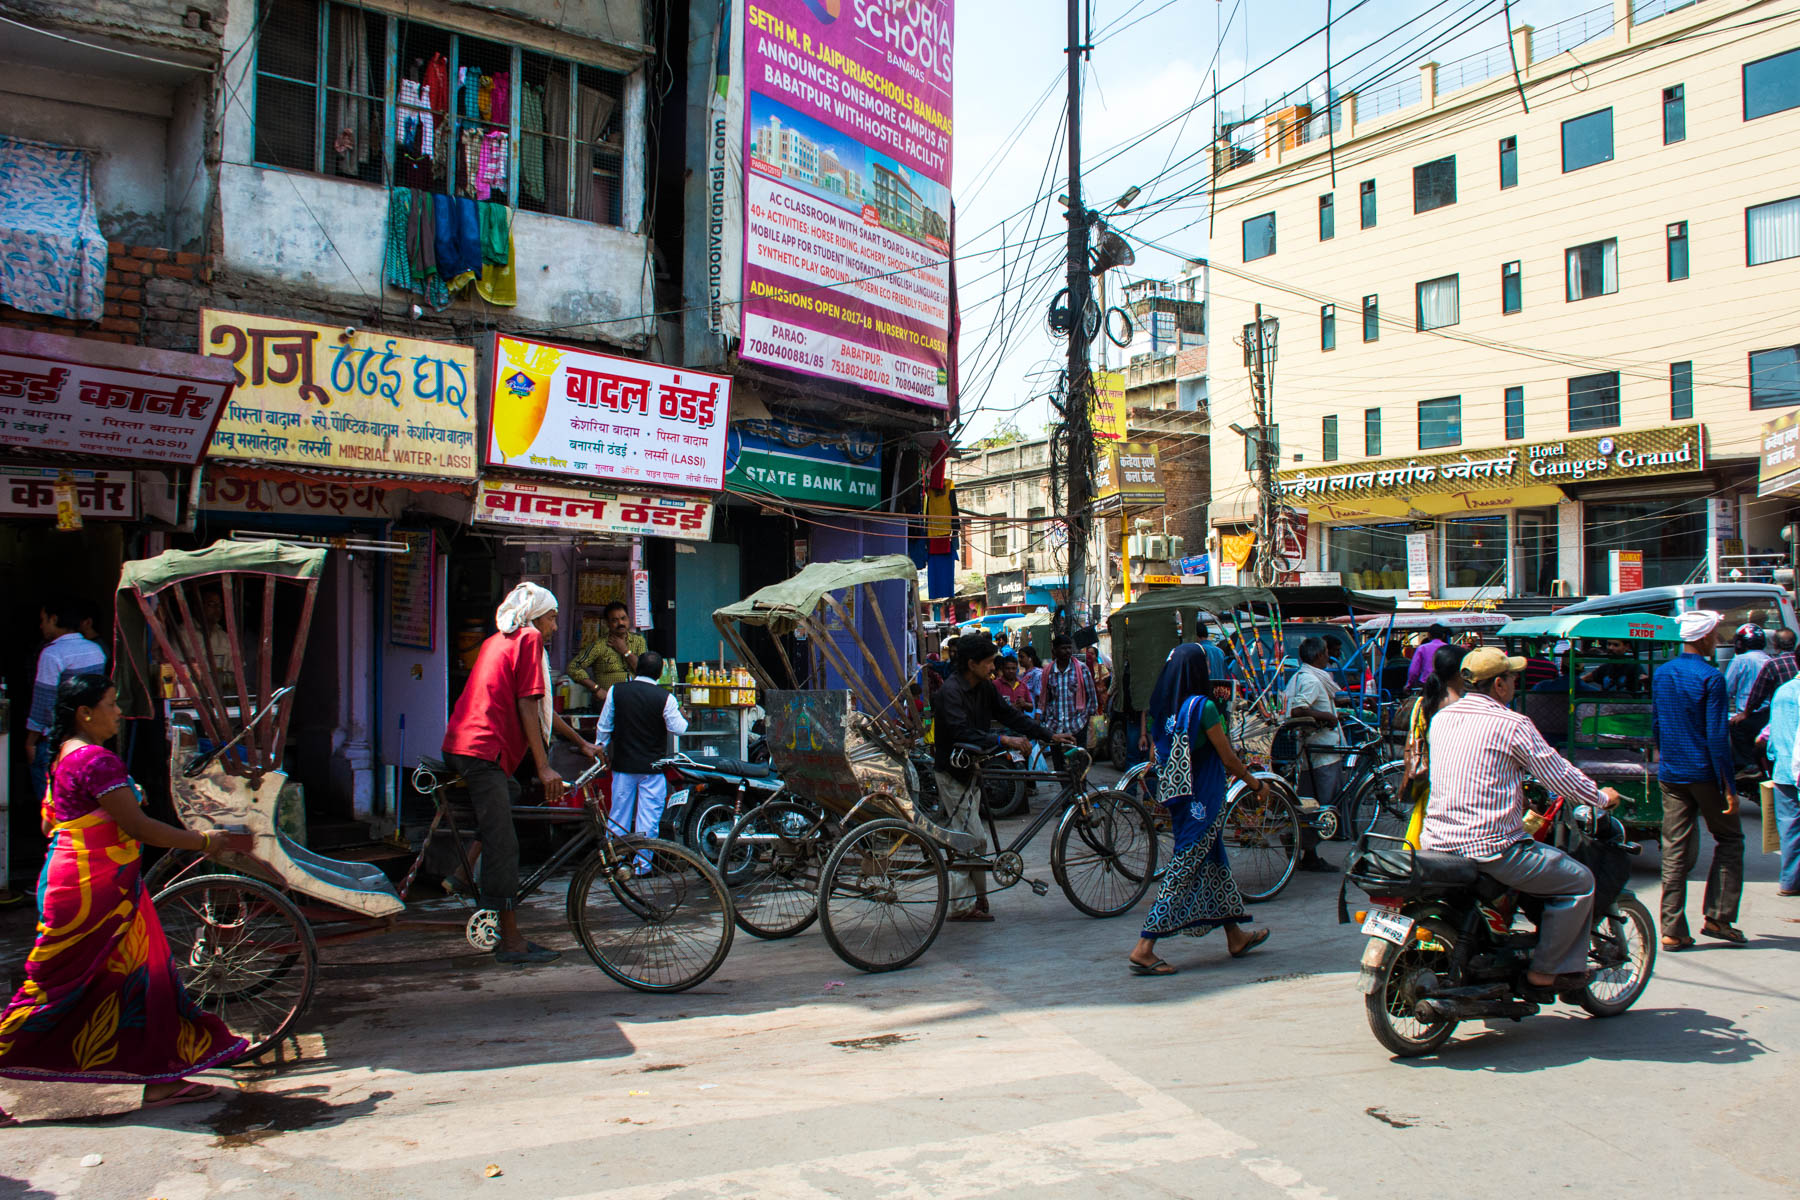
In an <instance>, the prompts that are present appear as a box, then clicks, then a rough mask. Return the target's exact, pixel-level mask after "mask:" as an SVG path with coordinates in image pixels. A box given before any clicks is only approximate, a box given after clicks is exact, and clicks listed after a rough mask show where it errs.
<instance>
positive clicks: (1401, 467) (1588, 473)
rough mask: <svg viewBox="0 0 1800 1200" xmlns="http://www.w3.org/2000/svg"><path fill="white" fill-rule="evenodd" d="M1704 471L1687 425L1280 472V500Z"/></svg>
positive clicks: (1698, 433)
mask: <svg viewBox="0 0 1800 1200" xmlns="http://www.w3.org/2000/svg"><path fill="white" fill-rule="evenodd" d="M1705 466H1706V449H1705V427H1704V426H1701V425H1699V424H1687V425H1674V426H1670V427H1668V428H1663V429H1644V430H1636V431H1632V432H1627V433H1608V434H1601V435H1598V436H1594V437H1574V438H1560V439H1558V440H1556V441H1553V442H1525V443H1520V444H1518V445H1513V446H1504V447H1499V448H1495V449H1490V450H1476V451H1455V452H1452V453H1449V454H1421V455H1419V456H1418V457H1416V458H1407V459H1397V458H1388V459H1372V460H1370V461H1368V462H1361V463H1348V464H1333V465H1331V466H1329V467H1313V468H1308V469H1306V470H1301V471H1283V472H1282V473H1281V481H1280V486H1281V494H1282V495H1283V496H1284V497H1288V498H1290V499H1292V500H1294V501H1296V502H1298V503H1301V504H1307V503H1309V502H1312V501H1320V502H1326V503H1329V502H1330V501H1333V500H1361V499H1379V498H1385V497H1407V496H1429V495H1439V496H1441V495H1451V494H1458V493H1466V492H1485V491H1506V490H1512V489H1519V488H1529V487H1533V486H1540V487H1543V486H1548V487H1559V486H1565V485H1568V484H1573V483H1604V482H1607V481H1609V480H1614V479H1637V478H1641V477H1646V476H1654V475H1677V474H1686V473H1689V472H1693V471H1699V470H1703V469H1704V468H1705Z"/></svg>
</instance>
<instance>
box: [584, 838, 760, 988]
mask: <svg viewBox="0 0 1800 1200" xmlns="http://www.w3.org/2000/svg"><path fill="white" fill-rule="evenodd" d="M645 857H647V859H648V864H649V865H648V866H642V865H641V864H640V859H641V858H645ZM640 871H641V872H642V873H639V872H640ZM569 928H571V929H573V930H574V931H575V936H576V937H577V938H579V939H580V941H581V948H582V949H583V950H586V951H587V954H588V957H589V958H591V959H593V960H594V965H595V966H597V967H599V968H600V969H601V970H602V971H605V972H606V973H607V974H608V975H610V976H612V978H614V979H616V980H618V981H619V982H620V983H622V984H624V985H625V986H626V987H628V988H634V989H636V990H637V991H640V992H679V991H684V990H686V989H687V988H691V987H693V986H694V985H695V984H697V983H700V982H702V981H703V980H705V979H706V978H707V977H708V976H710V975H711V974H712V973H713V972H714V971H717V970H718V969H719V965H720V964H721V963H723V962H724V961H725V955H726V954H727V953H728V952H729V951H730V950H731V938H732V934H733V933H734V932H735V929H736V926H735V925H734V924H733V922H732V915H731V895H730V893H729V892H727V891H726V889H725V882H724V880H722V879H720V878H719V873H718V872H717V871H715V870H714V869H713V868H712V865H711V864H710V863H708V862H707V861H706V860H705V859H703V858H702V857H701V856H700V855H698V854H696V853H694V852H693V851H692V850H689V849H688V848H687V847H686V846H680V845H677V844H676V843H674V842H665V841H663V840H662V839H661V838H640V837H626V838H617V839H613V840H610V841H607V842H605V843H603V844H602V845H601V847H600V848H599V849H598V850H596V851H595V852H594V855H593V857H592V858H590V859H588V860H587V862H585V863H583V864H582V866H581V869H580V870H579V871H577V872H575V878H574V879H572V880H570V882H569Z"/></svg>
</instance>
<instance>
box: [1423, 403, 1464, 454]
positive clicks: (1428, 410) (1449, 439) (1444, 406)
mask: <svg viewBox="0 0 1800 1200" xmlns="http://www.w3.org/2000/svg"><path fill="white" fill-rule="evenodd" d="M1460 445H1462V397H1461V396H1446V397H1444V398H1443V399H1442V400H1421V401H1419V449H1421V450H1437V449H1441V448H1442V447H1444V446H1460Z"/></svg>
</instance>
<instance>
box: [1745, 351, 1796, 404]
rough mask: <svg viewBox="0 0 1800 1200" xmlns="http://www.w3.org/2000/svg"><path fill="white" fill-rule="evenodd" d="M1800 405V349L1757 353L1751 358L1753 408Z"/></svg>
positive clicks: (1751, 399) (1751, 400)
mask: <svg viewBox="0 0 1800 1200" xmlns="http://www.w3.org/2000/svg"><path fill="white" fill-rule="evenodd" d="M1796 404H1800V346H1783V347H1781V348H1780V349H1778V350H1756V351H1753V352H1752V353H1751V355H1750V407H1751V408H1790V407H1792V406H1793V405H1796Z"/></svg>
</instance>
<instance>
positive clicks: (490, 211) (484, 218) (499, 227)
mask: <svg viewBox="0 0 1800 1200" xmlns="http://www.w3.org/2000/svg"><path fill="white" fill-rule="evenodd" d="M476 208H477V210H478V215H479V217H480V219H481V261H482V262H484V263H493V264H495V265H496V266H502V267H504V266H505V265H506V264H507V263H508V262H509V261H511V259H512V210H511V209H509V208H507V207H506V205H504V204H492V203H489V202H487V201H483V202H482V203H481V204H478V205H476Z"/></svg>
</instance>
